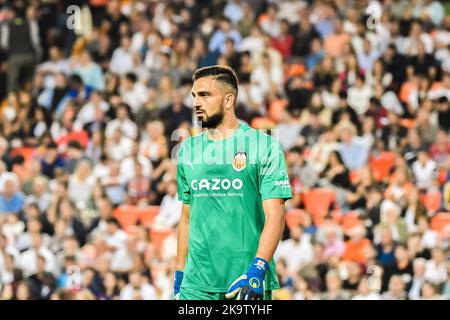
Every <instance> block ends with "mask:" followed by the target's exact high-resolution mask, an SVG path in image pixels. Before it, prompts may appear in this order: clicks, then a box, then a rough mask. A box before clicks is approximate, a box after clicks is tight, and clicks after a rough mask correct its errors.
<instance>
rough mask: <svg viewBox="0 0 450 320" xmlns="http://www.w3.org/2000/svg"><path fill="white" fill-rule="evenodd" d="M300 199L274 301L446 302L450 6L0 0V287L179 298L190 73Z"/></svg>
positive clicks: (294, 202) (34, 292)
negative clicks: (215, 74)
mask: <svg viewBox="0 0 450 320" xmlns="http://www.w3.org/2000/svg"><path fill="white" fill-rule="evenodd" d="M214 64H220V65H228V66H230V67H232V68H233V69H234V70H235V71H236V73H237V75H238V78H239V81H240V85H239V96H238V103H237V108H236V112H237V115H238V117H239V119H240V120H241V121H244V122H246V123H248V124H250V125H251V126H252V127H254V128H258V129H262V130H268V131H269V132H276V133H277V136H278V138H279V139H280V142H281V144H282V146H283V148H284V150H285V153H286V161H287V165H288V170H289V175H290V177H291V185H292V188H293V193H294V198H293V199H291V200H290V201H288V202H287V203H286V207H287V214H286V228H285V232H284V234H283V239H282V241H281V243H280V245H279V247H278V249H277V252H276V254H275V261H276V266H277V274H278V277H279V280H280V285H281V289H280V290H277V291H275V292H274V295H273V297H274V299H280V300H284V299H287V300H289V299H296V300H303V299H307V300H310V299H360V300H362V299H386V300H397V299H412V300H416V299H423V300H428V299H449V298H450V282H449V277H448V275H449V272H450V264H449V263H448V260H449V259H448V258H449V251H448V250H449V236H450V213H449V209H450V174H449V169H450V157H449V154H450V140H449V128H450V109H449V108H450V103H449V101H450V2H448V1H433V0H413V1H406V0H385V1H363V0H353V1H351V0H334V1H332V0H309V1H289V0H285V1H282V0H280V1H269V0H212V1H204V0H203V1H195V0H173V1H152V0H146V1H144V0H140V1H139V0H122V1H119V0H110V1H107V0H89V1H88V0H84V1H83V0H79V1H73V0H72V1H56V0H34V1H33V0H30V1H26V0H0V299H17V300H28V299H52V300H58V299H76V300H94V299H172V298H173V297H172V288H173V271H174V261H175V256H176V228H177V224H178V221H179V218H180V210H181V202H179V201H178V200H177V185H176V151H177V147H178V146H179V143H180V142H181V141H182V140H183V139H185V138H186V137H187V136H189V135H190V134H194V133H196V132H198V128H196V126H194V125H193V123H194V120H195V119H194V118H193V113H192V100H191V95H190V89H191V85H192V81H191V77H192V74H193V72H194V71H195V70H196V69H197V68H199V67H204V66H209V65H214Z"/></svg>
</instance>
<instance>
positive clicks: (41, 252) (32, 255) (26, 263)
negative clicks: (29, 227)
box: [19, 232, 56, 277]
mask: <svg viewBox="0 0 450 320" xmlns="http://www.w3.org/2000/svg"><path fill="white" fill-rule="evenodd" d="M38 256H43V257H44V258H45V271H47V272H51V273H53V274H56V260H55V256H54V255H53V253H52V252H51V251H50V250H49V249H48V248H47V247H46V246H44V245H43V242H42V235H41V234H40V233H37V232H36V233H33V234H32V235H31V248H30V249H28V250H27V251H25V252H24V253H22V254H21V256H20V264H19V265H20V267H21V269H22V270H23V272H24V275H25V276H27V277H28V276H30V275H32V274H34V273H36V271H37V263H38V261H37V259H38Z"/></svg>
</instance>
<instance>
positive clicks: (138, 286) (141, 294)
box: [120, 272, 158, 300]
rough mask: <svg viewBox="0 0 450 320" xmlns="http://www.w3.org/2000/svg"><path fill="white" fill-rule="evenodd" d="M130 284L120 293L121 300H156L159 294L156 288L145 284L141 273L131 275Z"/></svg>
mask: <svg viewBox="0 0 450 320" xmlns="http://www.w3.org/2000/svg"><path fill="white" fill-rule="evenodd" d="M129 279H130V283H129V284H128V285H126V286H125V287H124V288H123V289H122V291H121V292H120V300H156V299H157V298H158V297H157V294H156V290H155V288H154V287H153V286H152V285H151V284H149V283H144V282H143V279H142V276H141V274H140V273H139V272H133V273H132V274H130V277H129Z"/></svg>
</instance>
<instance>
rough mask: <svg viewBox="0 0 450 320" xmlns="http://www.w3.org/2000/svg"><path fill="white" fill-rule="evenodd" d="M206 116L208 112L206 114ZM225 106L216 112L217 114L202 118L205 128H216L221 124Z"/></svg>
mask: <svg viewBox="0 0 450 320" xmlns="http://www.w3.org/2000/svg"><path fill="white" fill-rule="evenodd" d="M205 116H206V114H205ZM223 116H224V113H223V107H222V109H221V110H220V111H219V112H216V113H215V114H213V115H211V116H210V117H206V119H204V120H201V124H202V127H203V128H206V129H215V128H217V127H218V126H219V124H221V123H222V121H223Z"/></svg>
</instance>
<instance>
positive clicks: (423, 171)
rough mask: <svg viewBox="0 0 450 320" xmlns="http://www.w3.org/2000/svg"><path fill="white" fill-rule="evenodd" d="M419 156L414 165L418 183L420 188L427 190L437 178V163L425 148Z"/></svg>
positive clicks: (413, 169)
mask: <svg viewBox="0 0 450 320" xmlns="http://www.w3.org/2000/svg"><path fill="white" fill-rule="evenodd" d="M417 158H418V159H417V161H415V162H414V163H413V165H412V172H413V174H414V178H415V180H416V185H417V187H418V188H420V189H425V190H427V189H429V188H430V187H432V186H433V182H434V181H435V179H436V178H437V165H436V162H434V161H433V160H431V159H430V156H429V154H428V152H426V151H425V150H421V151H420V152H419V154H418V157H417Z"/></svg>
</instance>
